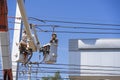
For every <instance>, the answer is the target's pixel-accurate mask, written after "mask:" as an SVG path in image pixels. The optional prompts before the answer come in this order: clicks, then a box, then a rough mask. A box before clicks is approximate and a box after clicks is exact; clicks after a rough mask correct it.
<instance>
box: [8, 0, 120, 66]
mask: <svg viewBox="0 0 120 80" xmlns="http://www.w3.org/2000/svg"><path fill="white" fill-rule="evenodd" d="M119 4H120V0H26V3H25V5H26V12H27V16H29V17H36V18H39V19H46V20H60V21H74V22H90V23H110V24H120V9H119V8H120V5H119ZM15 7H16V0H8V10H9V14H8V16H15ZM9 21H11V19H9ZM30 22H32V23H34V24H44V23H41V22H34V21H30ZM46 24H54V25H63V26H79V27H80V26H81V27H96V28H119V27H120V26H118V27H116V26H112V27H111V26H93V25H80V24H65V23H64V24H63V23H55V22H54V23H45V25H46ZM9 27H13V24H9ZM43 27H44V26H43ZM42 29H43V30H44V29H47V30H52V28H42ZM55 30H68V31H91V32H95V31H96V32H101V31H100V30H86V29H81V30H80V29H79V30H78V29H61V28H56V29H55ZM102 31H103V30H102ZM10 32H11V37H12V31H10ZM103 32H106V31H105V30H104V31H103ZM110 32H116V31H113V30H111V31H110ZM117 32H120V31H117ZM38 34H39V40H40V41H41V43H42V44H45V43H47V42H49V39H50V37H51V33H42V32H39V33H38ZM80 38H120V34H110V35H105V34H103V35H97V34H96V35H95V34H94V35H93V34H64V33H63V34H62V33H58V39H59V50H58V62H57V63H65V64H68V54H69V53H68V40H69V39H80ZM11 41H12V40H11ZM35 57H36V55H34V58H35Z"/></svg>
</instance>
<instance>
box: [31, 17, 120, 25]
mask: <svg viewBox="0 0 120 80" xmlns="http://www.w3.org/2000/svg"><path fill="white" fill-rule="evenodd" d="M29 19H31V20H36V21H43V22H56V23H69V24H84V25H101V26H120V24H105V23H87V22H73V21H59V20H44V19H38V18H35V17H29Z"/></svg>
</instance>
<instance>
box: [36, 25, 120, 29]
mask: <svg viewBox="0 0 120 80" xmlns="http://www.w3.org/2000/svg"><path fill="white" fill-rule="evenodd" d="M35 26H36V27H43V26H44V27H52V28H53V27H55V28H72V29H98V30H120V28H96V27H81V26H78V27H76V26H61V25H35Z"/></svg>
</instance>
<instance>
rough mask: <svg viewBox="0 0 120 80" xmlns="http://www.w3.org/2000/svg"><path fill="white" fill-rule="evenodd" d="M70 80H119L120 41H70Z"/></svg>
mask: <svg viewBox="0 0 120 80" xmlns="http://www.w3.org/2000/svg"><path fill="white" fill-rule="evenodd" d="M69 64H71V65H73V64H74V65H73V66H70V67H69V71H70V75H69V76H70V78H71V79H72V80H120V39H82V40H78V39H70V40H69Z"/></svg>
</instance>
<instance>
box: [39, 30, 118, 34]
mask: <svg viewBox="0 0 120 80" xmlns="http://www.w3.org/2000/svg"><path fill="white" fill-rule="evenodd" d="M40 32H50V33H51V32H53V31H52V30H44V31H41V30H40ZM55 32H56V33H62V34H63V33H69V34H120V33H119V32H82V31H81V32H80V31H55Z"/></svg>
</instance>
